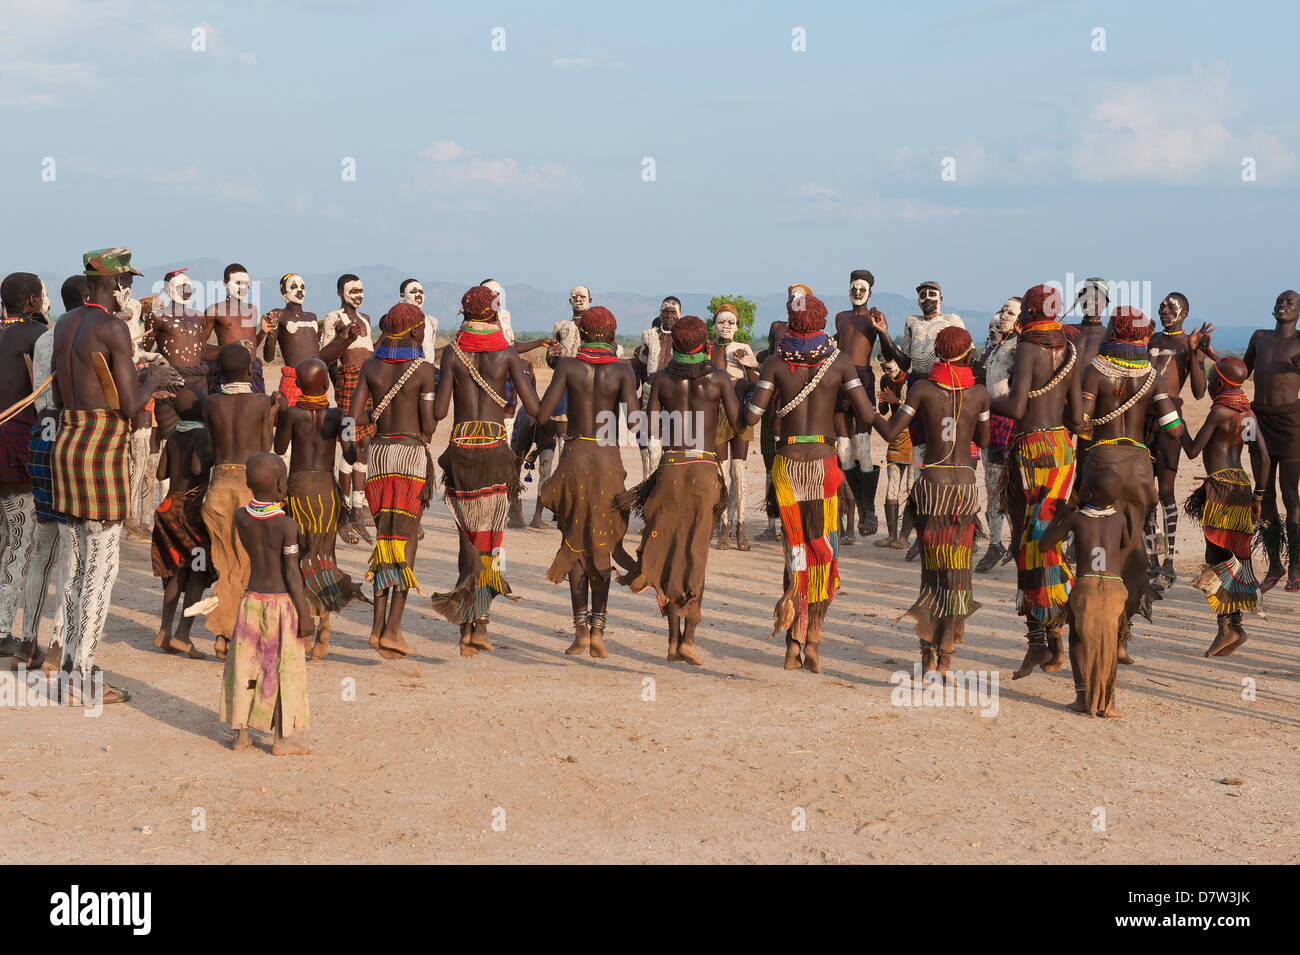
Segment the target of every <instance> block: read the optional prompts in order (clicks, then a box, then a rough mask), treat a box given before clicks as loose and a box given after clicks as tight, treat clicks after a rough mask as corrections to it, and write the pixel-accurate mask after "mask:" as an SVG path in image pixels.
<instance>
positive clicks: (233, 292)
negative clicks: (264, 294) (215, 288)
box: [226, 272, 252, 302]
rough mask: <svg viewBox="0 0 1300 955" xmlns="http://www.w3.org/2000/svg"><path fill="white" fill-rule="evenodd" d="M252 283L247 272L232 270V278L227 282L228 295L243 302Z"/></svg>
mask: <svg viewBox="0 0 1300 955" xmlns="http://www.w3.org/2000/svg"><path fill="white" fill-rule="evenodd" d="M251 285H252V283H251V282H249V280H248V273H247V272H231V273H230V280H229V281H228V282H226V295H228V296H229V297H230V298H233V299H234V300H235V301H237V302H242V301H243V300H244V299H246V298H247V297H248V290H249V288H250V287H251Z"/></svg>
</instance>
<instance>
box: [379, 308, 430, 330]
mask: <svg viewBox="0 0 1300 955" xmlns="http://www.w3.org/2000/svg"><path fill="white" fill-rule="evenodd" d="M423 323H424V312H422V311H420V310H419V309H418V308H417V307H415V306H414V305H412V304H410V303H409V302H402V303H400V304H398V305H394V306H393V307H392V308H390V309H389V310H388V313H387V314H386V315H384V317H383V318H381V319H380V320H379V330H380V331H381V332H383V333H384V334H385V335H400V334H402V332H407V331H410V330H411V329H412V328H415V327H416V326H417V325H421V324H423Z"/></svg>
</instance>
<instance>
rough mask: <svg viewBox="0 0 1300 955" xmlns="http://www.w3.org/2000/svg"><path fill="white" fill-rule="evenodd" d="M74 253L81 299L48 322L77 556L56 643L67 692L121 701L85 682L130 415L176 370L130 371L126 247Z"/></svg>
mask: <svg viewBox="0 0 1300 955" xmlns="http://www.w3.org/2000/svg"><path fill="white" fill-rule="evenodd" d="M82 261H83V264H84V266H85V273H86V284H87V288H88V295H87V298H86V304H85V305H83V306H82V307H81V308H79V309H74V310H73V311H72V312H70V313H69V314H68V315H67V316H65V319H71V321H60V322H59V325H58V326H57V327H56V328H55V331H54V362H53V364H54V373H55V383H56V385H57V387H58V393H57V395H56V396H55V398H56V400H55V404H56V406H57V407H58V408H59V409H60V413H59V431H58V435H57V437H56V438H55V441H54V451H53V454H52V460H51V470H52V472H53V483H54V507H55V510H57V511H60V512H62V513H63V514H65V515H67V518H68V520H69V522H70V523H71V524H72V525H73V527H74V529H75V534H76V537H77V542H78V545H79V553H80V556H81V561H80V563H79V564H78V566H77V567H76V569H75V572H74V574H73V579H72V581H71V584H70V588H71V590H72V598H73V605H74V606H76V607H77V608H78V611H79V613H78V616H79V626H78V627H77V628H76V629H75V632H70V635H69V639H68V642H67V645H66V646H65V647H64V648H63V670H64V671H65V673H69V674H71V675H72V677H73V679H72V680H71V682H70V685H69V687H68V690H69V695H70V700H69V701H70V702H85V703H89V702H94V703H120V702H122V701H123V700H126V699H128V698H129V697H130V694H129V693H127V692H126V691H125V690H123V689H119V688H117V687H110V686H103V687H102V691H99V692H95V693H93V694H92V692H91V689H90V688H91V686H92V683H91V681H92V679H93V675H94V669H95V667H94V664H95V651H96V650H97V649H98V647H99V639H100V636H101V635H102V634H103V632H104V622H105V620H106V619H107V616H108V608H109V605H110V602H111V599H112V593H113V584H114V582H115V581H116V580H117V569H118V556H119V548H120V543H121V537H122V522H123V520H124V519H125V518H126V516H127V507H128V503H127V497H128V495H129V489H130V486H131V475H130V465H129V453H130V437H131V418H132V417H133V416H134V415H136V414H137V413H138V412H139V411H140V409H141V408H143V407H144V406H145V404H146V403H147V402H148V401H149V399H150V398H151V397H153V396H154V395H155V394H156V393H163V394H166V395H167V396H168V397H170V395H171V394H172V392H173V391H174V389H176V388H178V387H179V386H180V385H181V377H180V375H179V374H178V373H177V372H176V370H175V369H174V368H172V367H171V366H170V365H166V364H158V365H150V366H148V367H147V368H145V369H144V370H143V371H142V372H137V371H136V368H135V362H134V346H133V344H132V342H131V333H130V331H129V330H128V328H127V325H126V322H124V321H123V320H122V318H121V317H120V316H119V315H118V314H117V313H118V312H120V311H122V310H124V309H125V308H126V307H127V302H128V301H129V300H130V297H131V282H132V280H133V278H134V277H135V276H137V275H139V274H140V273H139V272H137V271H136V270H135V269H133V268H132V267H131V252H130V250H129V249H123V248H112V249H98V250H96V251H94V252H87V253H86V254H85V255H84V256H83V257H82ZM92 697H94V699H93V700H92Z"/></svg>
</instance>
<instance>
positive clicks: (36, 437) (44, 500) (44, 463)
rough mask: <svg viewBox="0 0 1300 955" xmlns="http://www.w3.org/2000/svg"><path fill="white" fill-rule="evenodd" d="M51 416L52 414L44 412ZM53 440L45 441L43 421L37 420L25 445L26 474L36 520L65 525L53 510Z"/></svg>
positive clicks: (63, 519)
mask: <svg viewBox="0 0 1300 955" xmlns="http://www.w3.org/2000/svg"><path fill="white" fill-rule="evenodd" d="M44 414H45V415H53V414H54V412H52V411H47V412H44ZM53 459H54V440H53V439H51V440H49V441H46V440H45V419H44V418H43V417H42V418H37V419H36V423H35V424H33V425H32V433H31V439H30V440H29V441H28V444H27V472H28V474H29V475H31V479H32V499H33V500H34V501H35V503H36V519H37V520H39V521H58V522H59V523H60V524H66V523H67V518H65V517H64V516H63V515H62V514H60V513H59V512H58V511H56V510H55V509H54V464H53Z"/></svg>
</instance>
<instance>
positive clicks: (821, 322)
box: [786, 295, 826, 335]
mask: <svg viewBox="0 0 1300 955" xmlns="http://www.w3.org/2000/svg"><path fill="white" fill-rule="evenodd" d="M786 313H787V315H788V316H789V324H790V331H792V332H794V333H795V334H796V335H811V334H812V333H813V332H820V331H821V330H822V329H823V328H825V327H826V305H825V303H824V302H822V300H821V299H819V298H818V297H817V296H816V295H805V296H804V297H803V308H801V309H798V310H796V309H795V308H794V306H793V305H791V306H788V307H787V308H786Z"/></svg>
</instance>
